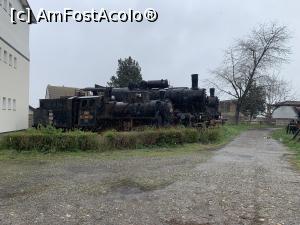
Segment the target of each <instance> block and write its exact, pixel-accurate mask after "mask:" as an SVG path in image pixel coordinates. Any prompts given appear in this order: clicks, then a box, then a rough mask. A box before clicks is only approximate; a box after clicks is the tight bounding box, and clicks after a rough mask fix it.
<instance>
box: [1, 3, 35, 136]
mask: <svg viewBox="0 0 300 225" xmlns="http://www.w3.org/2000/svg"><path fill="white" fill-rule="evenodd" d="M0 2H2V6H0V48H1V54H0V133H2V132H10V131H15V130H23V129H27V128H28V105H29V25H28V24H24V23H22V24H21V23H18V24H17V25H13V24H11V23H10V17H9V9H8V8H9V6H8V7H7V11H5V10H4V9H3V2H4V1H3V0H2V1H1V0H0ZM9 2H10V3H11V5H12V7H13V8H16V9H21V8H22V7H21V4H20V2H19V1H18V0H8V3H9ZM4 51H5V52H7V57H6V60H5V58H4ZM10 55H11V57H10ZM10 58H11V60H10ZM4 99H5V101H4ZM9 101H10V105H9Z"/></svg>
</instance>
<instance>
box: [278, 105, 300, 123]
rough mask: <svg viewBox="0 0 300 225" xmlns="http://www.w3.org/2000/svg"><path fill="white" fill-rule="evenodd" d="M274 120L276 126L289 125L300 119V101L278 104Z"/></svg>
mask: <svg viewBox="0 0 300 225" xmlns="http://www.w3.org/2000/svg"><path fill="white" fill-rule="evenodd" d="M275 107H276V109H275V110H274V112H273V115H272V117H273V119H274V120H275V121H276V125H287V124H288V123H289V122H290V121H291V120H299V119H300V101H285V102H280V103H278V104H276V106H275Z"/></svg>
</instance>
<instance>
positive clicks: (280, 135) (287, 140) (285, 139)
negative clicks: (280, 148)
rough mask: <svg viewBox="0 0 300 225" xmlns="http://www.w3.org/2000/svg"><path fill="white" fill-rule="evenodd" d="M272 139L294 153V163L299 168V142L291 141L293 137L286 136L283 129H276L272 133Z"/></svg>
mask: <svg viewBox="0 0 300 225" xmlns="http://www.w3.org/2000/svg"><path fill="white" fill-rule="evenodd" d="M273 138H274V139H276V140H278V141H280V142H282V143H283V144H284V145H285V146H287V147H288V148H289V149H291V151H293V152H294V153H295V163H296V164H297V166H298V167H299V168H300V141H299V140H292V138H293V135H291V134H286V132H285V128H281V129H278V130H276V131H274V132H273Z"/></svg>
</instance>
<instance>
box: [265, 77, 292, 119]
mask: <svg viewBox="0 0 300 225" xmlns="http://www.w3.org/2000/svg"><path fill="white" fill-rule="evenodd" d="M264 86H265V93H266V117H267V118H268V119H271V118H272V114H273V112H274V110H275V105H276V104H277V103H279V102H283V101H287V100H293V99H294V97H293V96H294V94H293V93H292V87H291V86H290V85H289V83H288V82H287V81H285V80H283V79H281V78H280V77H279V76H278V75H275V74H273V75H270V76H267V77H265V79H264Z"/></svg>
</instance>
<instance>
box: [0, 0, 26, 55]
mask: <svg viewBox="0 0 300 225" xmlns="http://www.w3.org/2000/svg"><path fill="white" fill-rule="evenodd" d="M0 2H2V6H0V37H2V38H3V39H5V40H6V41H8V42H9V43H10V44H11V45H12V46H14V47H15V48H16V49H17V50H18V51H20V52H21V53H22V54H23V55H25V56H26V57H27V58H29V25H28V24H26V23H20V22H19V23H17V24H15V25H14V24H12V23H11V22H10V16H9V10H8V11H5V10H4V9H3V2H4V0H0ZM7 2H10V3H11V4H12V6H13V8H15V9H17V10H24V9H23V8H22V5H21V3H20V1H19V0H7Z"/></svg>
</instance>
